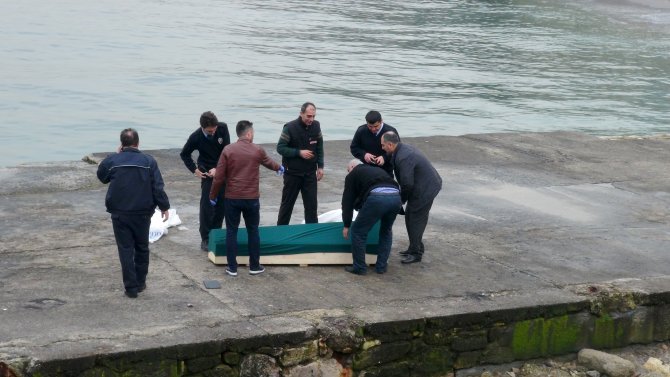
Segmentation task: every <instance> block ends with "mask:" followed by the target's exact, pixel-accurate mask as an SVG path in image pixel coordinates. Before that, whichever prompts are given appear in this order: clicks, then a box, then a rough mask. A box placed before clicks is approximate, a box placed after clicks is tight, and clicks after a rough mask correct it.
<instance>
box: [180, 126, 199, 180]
mask: <svg viewBox="0 0 670 377" xmlns="http://www.w3.org/2000/svg"><path fill="white" fill-rule="evenodd" d="M196 147H197V140H196V138H195V137H193V135H192V134H191V136H189V138H188V140H186V144H184V147H183V148H182V149H181V153H179V157H181V160H182V161H184V165H186V168H187V169H188V170H189V171H191V173H195V169H196V165H195V161H193V157H192V154H193V151H194V150H195V149H196Z"/></svg>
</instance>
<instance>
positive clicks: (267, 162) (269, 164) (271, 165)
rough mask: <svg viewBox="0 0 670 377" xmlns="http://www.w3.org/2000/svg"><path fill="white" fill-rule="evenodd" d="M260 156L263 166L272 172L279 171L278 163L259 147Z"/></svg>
mask: <svg viewBox="0 0 670 377" xmlns="http://www.w3.org/2000/svg"><path fill="white" fill-rule="evenodd" d="M258 154H259V158H260V163H261V165H263V166H265V167H266V168H268V169H270V170H272V171H277V170H279V167H280V166H281V165H280V164H278V163H276V162H275V161H274V160H273V159H272V158H271V157H270V156H268V154H267V152H265V149H263V148H262V147H260V146H259V147H258ZM217 170H218V169H217Z"/></svg>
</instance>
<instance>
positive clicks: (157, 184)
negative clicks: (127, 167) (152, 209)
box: [151, 159, 170, 211]
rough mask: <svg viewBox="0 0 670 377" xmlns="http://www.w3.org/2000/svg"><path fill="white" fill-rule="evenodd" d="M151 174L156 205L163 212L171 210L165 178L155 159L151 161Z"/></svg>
mask: <svg viewBox="0 0 670 377" xmlns="http://www.w3.org/2000/svg"><path fill="white" fill-rule="evenodd" d="M151 172H152V174H153V176H152V187H151V190H152V193H153V196H154V204H156V205H157V206H158V208H159V209H160V210H161V211H167V210H168V209H170V201H169V200H168V196H167V194H166V193H165V189H164V186H165V184H164V183H163V176H162V175H161V171H160V169H158V164H157V163H156V160H154V159H152V160H151Z"/></svg>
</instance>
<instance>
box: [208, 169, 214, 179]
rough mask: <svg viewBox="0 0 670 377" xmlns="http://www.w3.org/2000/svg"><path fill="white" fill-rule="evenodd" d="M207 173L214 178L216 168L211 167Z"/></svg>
mask: <svg viewBox="0 0 670 377" xmlns="http://www.w3.org/2000/svg"><path fill="white" fill-rule="evenodd" d="M207 175H209V176H210V177H211V178H214V176H215V175H216V168H211V169H209V171H208V172H207Z"/></svg>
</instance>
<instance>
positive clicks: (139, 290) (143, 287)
mask: <svg viewBox="0 0 670 377" xmlns="http://www.w3.org/2000/svg"><path fill="white" fill-rule="evenodd" d="M145 289H147V285H146V284H142V285H141V286H140V287H139V288H137V292H144V290H145Z"/></svg>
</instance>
